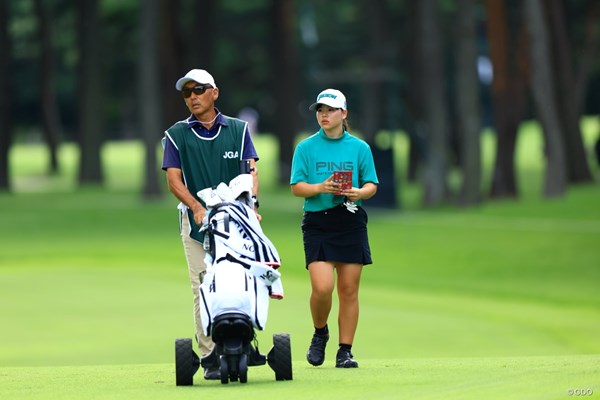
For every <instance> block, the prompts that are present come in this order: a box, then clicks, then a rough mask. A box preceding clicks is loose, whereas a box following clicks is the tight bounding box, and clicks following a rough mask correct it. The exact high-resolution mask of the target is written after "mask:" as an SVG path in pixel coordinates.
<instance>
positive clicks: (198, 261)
mask: <svg viewBox="0 0 600 400" xmlns="http://www.w3.org/2000/svg"><path fill="white" fill-rule="evenodd" d="M180 219H181V241H182V242H183V251H184V253H185V259H186V261H187V265H188V271H189V274H190V282H191V284H192V293H193V295H194V322H195V325H196V340H197V341H198V349H199V350H200V354H201V357H204V356H206V355H208V354H209V353H210V352H211V351H212V349H213V348H214V346H215V344H214V342H213V341H212V339H211V338H210V337H208V336H206V335H205V334H204V331H203V330H202V322H201V320H200V283H202V278H204V274H206V264H204V256H205V254H206V252H205V251H204V247H203V246H202V243H199V242H197V241H196V240H194V239H192V238H190V235H189V234H188V232H189V231H190V223H189V221H188V217H187V212H181V213H180Z"/></svg>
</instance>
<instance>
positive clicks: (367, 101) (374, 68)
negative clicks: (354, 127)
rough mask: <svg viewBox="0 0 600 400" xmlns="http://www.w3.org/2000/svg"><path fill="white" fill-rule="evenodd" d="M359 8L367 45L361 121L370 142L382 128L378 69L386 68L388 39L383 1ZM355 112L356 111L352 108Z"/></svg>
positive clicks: (365, 0)
mask: <svg viewBox="0 0 600 400" xmlns="http://www.w3.org/2000/svg"><path fill="white" fill-rule="evenodd" d="M362 9H363V13H364V18H365V22H366V24H367V26H368V29H367V32H368V34H369V46H368V48H367V49H366V51H365V59H366V60H367V65H368V66H367V71H366V74H365V78H366V79H364V81H363V82H362V83H363V95H362V101H361V105H362V107H361V110H360V112H361V119H362V124H361V126H362V132H363V139H365V140H366V141H367V142H368V143H373V140H374V138H375V135H376V134H377V131H378V130H379V129H381V121H382V119H383V110H384V107H383V106H382V104H381V99H382V98H383V88H384V84H385V82H384V77H383V76H381V75H382V74H381V66H382V65H386V63H385V56H386V54H387V53H388V52H387V49H386V47H385V45H386V39H387V38H388V37H390V33H389V32H388V29H387V26H386V24H385V17H386V7H385V2H384V1H382V0H363V2H362ZM354 110H355V111H358V110H356V109H354Z"/></svg>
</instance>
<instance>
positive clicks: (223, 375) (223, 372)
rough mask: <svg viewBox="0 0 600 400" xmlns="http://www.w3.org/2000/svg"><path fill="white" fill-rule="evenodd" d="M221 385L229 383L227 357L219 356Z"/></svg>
mask: <svg viewBox="0 0 600 400" xmlns="http://www.w3.org/2000/svg"><path fill="white" fill-rule="evenodd" d="M220 372H221V383H222V384H227V383H229V366H228V365H227V357H225V356H221V370H220Z"/></svg>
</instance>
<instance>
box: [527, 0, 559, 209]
mask: <svg viewBox="0 0 600 400" xmlns="http://www.w3.org/2000/svg"><path fill="white" fill-rule="evenodd" d="M524 6H525V15H526V20H527V22H528V23H527V27H528V32H529V38H530V43H531V45H530V52H531V64H532V67H533V69H532V72H533V73H532V92H533V100H534V105H535V108H536V111H537V114H538V116H539V119H540V122H541V125H542V128H543V132H544V140H545V149H544V153H545V155H546V171H545V177H544V195H545V196H546V197H557V196H562V195H564V193H565V192H566V189H567V187H566V183H567V179H566V178H567V176H566V163H565V153H564V145H563V141H562V138H563V135H562V133H561V126H560V121H559V119H558V107H557V104H558V103H557V101H556V90H555V87H554V81H555V75H554V73H553V70H552V63H551V61H552V58H551V55H550V49H549V36H548V28H547V26H546V21H545V19H544V9H543V7H542V4H541V2H540V0H526V1H525V3H524Z"/></svg>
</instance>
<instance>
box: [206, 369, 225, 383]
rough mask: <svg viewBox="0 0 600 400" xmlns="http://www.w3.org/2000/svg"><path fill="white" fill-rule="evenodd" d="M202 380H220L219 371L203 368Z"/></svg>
mask: <svg viewBox="0 0 600 400" xmlns="http://www.w3.org/2000/svg"><path fill="white" fill-rule="evenodd" d="M204 379H206V380H207V381H214V380H218V379H221V370H220V369H219V368H204Z"/></svg>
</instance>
